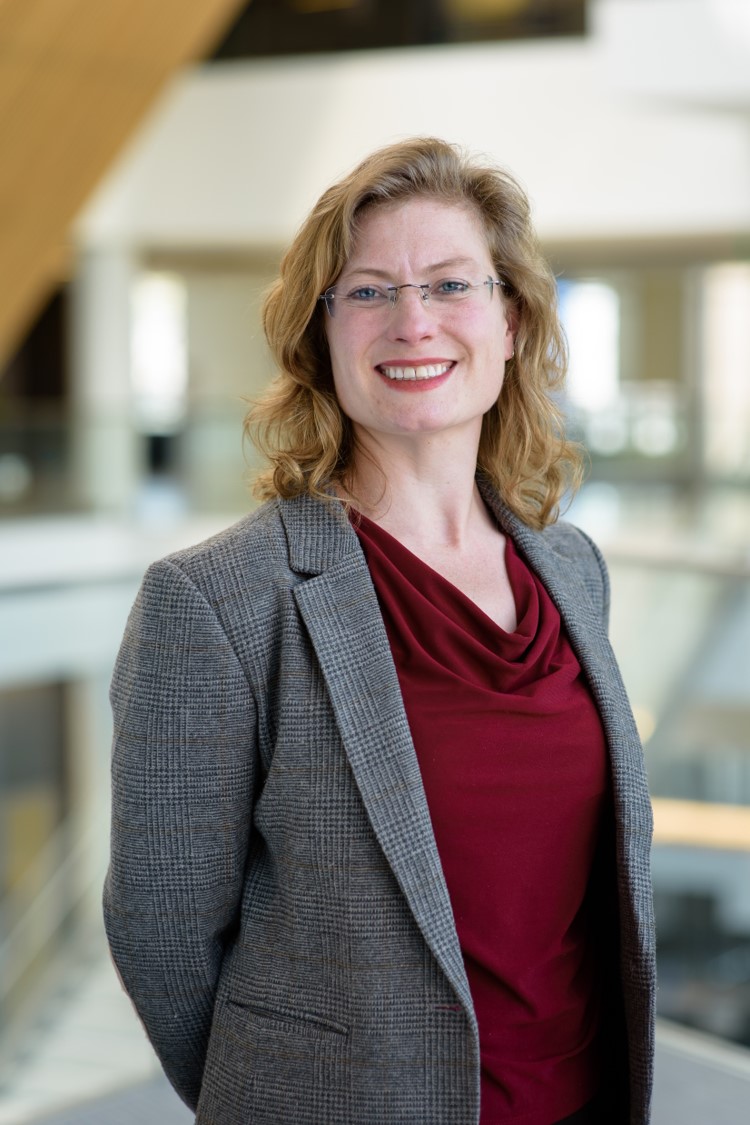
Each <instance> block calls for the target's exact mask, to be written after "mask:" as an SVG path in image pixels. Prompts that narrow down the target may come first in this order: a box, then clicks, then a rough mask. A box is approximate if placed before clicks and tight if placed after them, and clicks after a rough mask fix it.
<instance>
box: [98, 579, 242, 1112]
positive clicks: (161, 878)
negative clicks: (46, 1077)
mask: <svg viewBox="0 0 750 1125" xmlns="http://www.w3.org/2000/svg"><path fill="white" fill-rule="evenodd" d="M111 700H112V708H113V714H114V747H113V762H112V771H113V807H112V851H111V860H110V867H109V871H108V874H107V880H106V885H105V892H104V914H105V926H106V930H107V936H108V939H109V943H110V947H111V950H112V955H113V958H114V961H115V964H116V967H117V970H118V972H119V974H120V978H121V980H122V982H123V985H124V987H125V989H126V991H127V992H128V994H129V996H130V998H131V1000H132V1002H133V1004H134V1006H135V1008H136V1011H137V1013H138V1015H139V1017H140V1019H141V1021H142V1023H143V1025H144V1027H145V1029H146V1032H147V1034H148V1036H149V1039H150V1040H151V1042H152V1044H153V1046H154V1049H155V1051H156V1053H157V1055H158V1056H159V1058H160V1060H161V1063H162V1066H163V1067H164V1071H165V1073H166V1075H167V1077H168V1078H169V1080H170V1082H171V1083H172V1085H173V1086H174V1088H175V1090H176V1091H177V1093H178V1094H179V1095H180V1097H181V1098H182V1099H183V1100H184V1101H185V1102H186V1103H187V1104H188V1105H189V1106H191V1107H192V1108H195V1105H196V1103H197V1100H198V1095H199V1093H200V1086H201V1079H202V1074H203V1066H204V1061H205V1055H206V1048H207V1042H208V1036H209V1031H210V1025H211V1019H212V1014H213V1006H214V1000H215V995H216V988H217V981H218V976H219V970H220V967H221V962H222V957H223V954H224V950H225V946H226V941H227V938H228V936H229V935H230V933H231V929H232V927H233V924H234V923H235V921H236V918H237V914H238V910H239V903H240V897H241V891H242V881H243V872H244V868H245V862H246V858H247V851H248V846H249V835H250V823H251V811H252V799H253V792H254V785H255V775H256V766H255V759H256V708H255V704H254V699H253V694H252V691H251V689H250V686H249V684H248V681H247V677H246V676H245V674H244V672H243V670H242V668H241V667H240V664H239V661H238V659H237V656H236V654H235V652H234V651H233V649H232V646H231V645H230V643H229V640H228V639H227V637H226V635H225V633H224V631H223V630H222V628H221V625H220V623H219V621H218V619H217V617H216V614H215V613H214V611H213V609H212V607H211V605H210V604H209V603H208V602H207V600H206V599H205V598H204V596H203V595H202V594H201V592H200V591H199V590H198V589H197V588H196V587H195V586H194V585H193V583H192V582H191V581H190V580H189V579H188V578H187V576H186V575H185V574H184V573H183V572H182V571H181V570H180V569H179V567H177V566H176V565H175V564H174V563H172V562H169V561H164V562H161V563H156V564H155V565H154V566H153V567H151V568H150V570H149V571H148V573H147V574H146V577H145V579H144V582H143V585H142V587H141V590H140V593H139V595H138V598H137V600H136V602H135V605H134V607H133V610H132V612H131V615H130V618H129V620H128V625H127V629H126V632H125V636H124V639H123V642H122V646H121V649H120V653H119V656H118V659H117V663H116V666H115V672H114V678H113V682H112V689H111Z"/></svg>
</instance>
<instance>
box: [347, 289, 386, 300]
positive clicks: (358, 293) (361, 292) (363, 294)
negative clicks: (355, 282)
mask: <svg viewBox="0 0 750 1125" xmlns="http://www.w3.org/2000/svg"><path fill="white" fill-rule="evenodd" d="M346 299H347V301H355V302H357V303H358V304H362V305H367V304H374V303H375V302H377V301H384V300H387V294H386V293H384V292H383V290H382V289H379V288H378V287H377V285H359V286H357V288H356V289H352V290H351V291H350V292H349V293H347V295H346Z"/></svg>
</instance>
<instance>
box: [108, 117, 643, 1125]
mask: <svg viewBox="0 0 750 1125" xmlns="http://www.w3.org/2000/svg"><path fill="white" fill-rule="evenodd" d="M265 328H266V334H267V337H268V340H269V343H270V346H271V349H272V351H273V353H274V355H275V357H276V359H277V361H278V365H279V369H280V374H279V375H278V377H277V379H276V381H275V383H274V384H273V385H272V387H271V389H270V390H269V392H268V394H267V395H266V396H265V398H264V400H263V401H262V402H261V403H259V404H258V405H257V406H256V408H255V410H254V411H253V412H252V417H251V421H252V424H253V425H254V427H255V429H256V432H257V439H258V441H259V443H260V445H261V446H262V448H263V449H264V450H265V451H266V453H267V454H268V456H269V458H270V468H269V470H268V472H267V473H266V474H265V475H264V476H263V477H261V479H260V485H259V487H260V490H261V493H262V495H263V496H264V497H265V498H266V499H267V503H266V504H265V505H263V506H262V507H261V508H260V509H259V510H258V511H257V512H255V513H254V514H253V515H252V516H250V517H248V518H246V519H244V520H243V521H241V522H240V523H239V524H237V525H236V526H235V527H233V528H230V529H229V530H228V531H226V532H224V533H222V534H220V535H218V536H217V537H215V538H214V539H212V540H210V541H209V542H207V543H204V544H201V545H199V546H197V547H194V548H192V549H189V550H186V551H182V552H180V553H179V554H177V555H174V556H172V557H171V558H169V559H167V560H164V561H163V562H161V563H157V564H156V565H155V566H153V567H152V568H151V569H150V570H149V572H148V574H147V575H146V578H145V580H144V584H143V587H142V590H141V592H140V595H139V597H138V600H137V602H136V605H135V607H134V609H133V613H132V615H131V618H130V621H129V624H128V629H127V632H126V635H125V639H124V642H123V647H122V650H121V653H120V656H119V660H118V664H117V668H116V671H115V676H114V682H113V691H112V699H113V706H114V712H115V728H116V729H115V748H114V787H115V789H114V818H113V845H112V863H111V868H110V872H109V876H108V881H107V887H106V894H105V911H106V920H107V928H108V933H109V938H110V942H111V946H112V950H113V954H114V957H115V961H116V963H117V966H118V968H119V971H120V973H121V975H122V979H123V981H124V984H125V987H126V989H127V990H128V992H129V994H130V996H131V997H132V999H133V1002H134V1004H135V1007H136V1009H137V1011H138V1013H139V1015H140V1017H141V1019H142V1021H143V1023H144V1025H145V1027H146V1030H147V1032H148V1034H149V1036H150V1038H151V1041H152V1043H153V1045H154V1047H155V1049H156V1051H157V1053H158V1054H159V1057H160V1059H161V1061H162V1064H163V1066H164V1069H165V1071H166V1073H167V1075H168V1077H169V1079H170V1081H171V1082H172V1084H173V1085H174V1087H175V1089H176V1090H177V1091H178V1093H179V1094H180V1095H181V1096H182V1098H183V1099H184V1100H185V1102H187V1104H188V1105H189V1106H191V1107H194V1108H196V1109H197V1118H196V1120H197V1122H198V1123H199V1125H209V1123H211V1125H250V1123H252V1125H283V1123H285V1122H293V1123H295V1125H352V1123H355V1122H356V1123H358V1125H368V1123H372V1125H375V1123H377V1125H386V1123H392V1125H397V1123H398V1125H404V1123H406V1122H409V1123H420V1125H477V1122H480V1121H481V1125H506V1123H508V1125H511V1123H512V1125H553V1123H554V1125H556V1123H558V1122H562V1121H565V1122H566V1125H567V1123H570V1125H573V1123H576V1125H578V1123H581V1125H583V1123H584V1122H585V1123H594V1122H596V1123H604V1122H606V1123H607V1125H610V1123H612V1122H627V1123H628V1125H645V1123H646V1122H647V1121H648V1117H649V1110H648V1104H649V1087H650V1068H651V1046H652V998H653V921H652V915H651V904H650V889H649V875H648V850H649V840H650V827H651V822H650V807H649V801H648V795H647V791H646V784H645V780H644V774H643V764H642V756H641V749H640V745H639V742H638V738H637V734H636V730H635V727H634V724H633V721H632V717H631V714H630V710H629V708H628V705H627V701H626V698H625V693H624V690H623V687H622V683H621V680H620V677H619V674H618V671H617V668H616V665H615V661H614V658H613V656H612V653H611V650H610V648H609V645H608V642H607V639H606V618H607V608H608V586H607V577H606V573H605V569H604V564H603V562H602V560H601V556H600V555H599V553H598V551H597V550H596V548H595V547H594V546H593V545H592V544H591V543H590V541H589V540H588V539H587V538H586V537H585V536H584V535H583V534H582V533H581V532H579V531H576V530H575V529H573V528H572V527H570V526H566V525H564V524H560V523H556V522H555V519H556V515H557V511H558V506H559V503H560V500H561V497H562V495H563V493H564V491H565V490H566V489H571V488H573V487H574V486H575V483H576V481H577V475H578V464H577V460H576V456H575V451H574V450H573V449H572V448H571V447H569V446H568V445H567V444H566V442H565V441H564V439H563V438H562V436H561V435H560V425H559V418H558V414H557V412H556V409H555V406H554V404H553V399H552V397H551V396H552V395H553V394H554V392H555V391H556V390H557V389H558V386H559V383H560V379H561V374H562V368H563V358H564V347H563V344H562V340H561V334H560V330H559V327H558V322H557V319H556V312H555V288H554V281H553V279H552V277H551V275H550V273H549V270H548V268H547V267H546V265H545V264H544V263H543V261H542V260H541V259H540V257H539V255H538V252H537V249H536V246H535V242H534V238H533V234H532V231H531V227H530V221H529V214H528V205H527V202H526V199H525V197H524V195H523V193H522V192H521V191H520V189H519V188H518V186H517V185H516V184H515V182H514V181H513V180H512V179H511V178H510V177H509V176H507V175H506V174H505V173H502V172H500V171H499V170H497V169H495V168H492V167H483V166H481V165H478V164H474V163H472V162H471V161H470V160H467V159H465V158H464V157H463V156H462V155H461V154H460V153H459V152H458V151H457V150H456V149H454V148H453V147H452V146H450V145H448V144H446V143H444V142H442V141H439V140H434V139H429V138H428V139H416V140H412V141H407V142H404V143H401V144H396V145H394V146H391V147H389V148H386V149H383V150H381V151H379V152H376V153H374V154H373V155H372V156H371V157H369V158H368V159H366V160H365V161H364V162H363V163H362V164H361V165H360V166H359V167H358V168H357V169H355V171H354V172H352V173H351V174H350V175H349V176H347V177H346V178H345V179H343V180H342V181H341V182H340V183H338V184H336V185H335V186H334V187H332V188H331V189H330V190H329V191H328V192H326V193H325V194H324V195H323V197H322V198H321V200H320V201H319V203H318V204H317V206H316V207H315V208H314V210H313V212H312V214H311V215H310V217H309V218H308V220H307V221H306V223H305V224H304V226H303V227H302V229H301V231H300V232H299V234H298V236H297V238H296V240H295V242H294V243H293V245H292V247H291V249H290V250H289V252H288V253H287V255H286V257H285V259H284V262H283V264H282V269H281V276H280V278H279V280H278V281H277V282H276V284H275V286H274V288H273V289H272V291H271V292H270V294H269V296H268V299H267V302H266V306H265Z"/></svg>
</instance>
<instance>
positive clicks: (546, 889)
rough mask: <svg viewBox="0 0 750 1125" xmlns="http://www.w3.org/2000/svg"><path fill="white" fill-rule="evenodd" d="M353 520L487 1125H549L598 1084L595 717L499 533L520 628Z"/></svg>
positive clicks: (553, 626)
mask: <svg viewBox="0 0 750 1125" xmlns="http://www.w3.org/2000/svg"><path fill="white" fill-rule="evenodd" d="M355 527H356V530H357V533H358V535H359V538H360V541H361V543H362V547H363V550H364V552H365V556H366V558H367V562H368V565H369V568H370V573H371V575H372V579H373V582H374V585H375V589H376V592H377V595H378V599H379V602H380V606H381V610H382V613H383V619H384V622H385V627H386V630H387V633H388V638H389V640H390V644H391V649H392V652H393V658H394V662H395V665H396V671H397V673H398V678H399V683H400V685H401V691H402V695H403V699H404V706H405V710H406V714H407V717H408V720H409V726H410V729H411V733H412V738H413V741H414V746H415V748H416V752H417V757H418V760H419V765H420V769H421V772H422V779H423V782H424V788H425V793H426V796H427V802H428V805H429V809H430V816H431V819H432V825H433V830H434V833H435V840H436V842H437V847H438V852H439V854H440V859H441V863H442V866H443V871H444V873H445V880H446V883H447V886H448V891H449V894H450V898H451V902H452V905H453V913H454V916H455V922H456V929H457V932H458V937H459V941H460V943H461V949H462V951H463V956H464V962H465V965H466V972H467V975H468V979H469V985H470V987H471V992H472V997H473V1000H474V1006H475V1010H476V1015H477V1020H478V1023H479V1040H480V1050H481V1064H482V1071H481V1080H482V1113H481V1125H506V1123H513V1125H552V1123H553V1122H556V1121H558V1120H559V1119H560V1118H563V1117H565V1116H567V1115H568V1114H570V1113H572V1112H573V1111H574V1110H576V1109H578V1108H579V1107H580V1106H582V1105H583V1104H584V1103H585V1102H587V1101H588V1100H589V1099H590V1098H591V1097H593V1096H594V1094H595V1093H596V1091H597V1087H598V1073H597V1072H598V1069H599V1068H598V1059H597V1047H598V1043H597V1033H598V1029H599V1019H600V1012H599V979H598V978H599V971H598V970H599V965H598V957H597V949H596V948H595V946H594V942H593V937H592V933H591V930H592V927H591V925H590V922H591V921H592V919H590V917H589V913H588V910H587V898H586V892H587V886H588V881H589V875H590V872H591V868H592V864H593V860H594V856H595V852H596V848H597V842H598V838H599V833H600V828H601V824H602V820H603V814H604V812H605V810H606V809H607V808H608V807H609V804H608V800H607V796H608V770H607V759H606V745H605V740H604V735H603V731H602V727H601V722H600V719H599V714H598V712H597V710H596V707H595V706H594V703H593V701H592V699H591V696H590V694H589V690H588V687H587V685H586V682H585V680H584V677H583V674H582V672H581V668H580V665H579V663H578V660H577V659H576V656H575V654H574V652H573V650H572V648H571V646H570V643H569V641H568V639H567V637H566V635H565V632H564V629H563V627H562V624H561V621H560V615H559V613H558V611H557V609H556V607H555V606H554V604H553V602H552V600H551V599H550V597H549V595H548V593H547V591H546V590H545V588H544V586H543V585H542V583H541V582H540V581H539V579H538V578H537V577H536V576H535V575H534V574H533V573H532V572H531V571H530V570H529V568H528V567H527V566H526V564H525V563H524V562H523V560H522V558H521V557H520V556H519V555H518V553H517V552H516V550H515V548H514V546H513V544H512V543H511V541H510V540H509V539H508V540H507V541H506V550H505V560H506V567H507V571H508V577H509V580H510V584H511V588H512V590H513V594H514V598H515V602H516V609H517V615H518V625H517V628H516V631H515V632H514V633H506V632H505V631H504V630H503V629H501V628H500V627H499V626H498V625H496V624H495V623H494V622H493V621H492V620H491V619H490V618H489V617H487V616H486V615H485V614H484V613H483V612H482V611H481V610H480V609H479V608H478V606H476V605H475V604H474V603H473V602H472V601H471V600H470V599H469V598H467V597H466V596H465V595H464V594H462V593H461V592H460V590H458V589H456V587H455V586H453V585H452V584H451V583H450V582H448V581H447V580H446V579H444V578H443V577H441V575H439V574H437V573H436V572H435V571H434V570H432V569H431V568H430V567H429V566H427V565H426V564H425V563H423V562H422V561H421V560H420V559H418V558H417V557H416V556H415V555H413V554H412V553H411V552H410V551H408V550H407V549H406V548H405V547H404V546H403V545H402V544H401V543H399V542H398V540H396V539H394V538H393V537H392V536H391V535H389V534H388V533H387V532H385V531H384V530H383V529H382V528H380V527H378V525H377V524H375V523H373V522H372V521H370V520H368V519H366V518H364V517H361V522H360V523H359V524H358V525H357V524H356V521H355Z"/></svg>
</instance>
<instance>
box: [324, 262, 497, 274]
mask: <svg viewBox="0 0 750 1125" xmlns="http://www.w3.org/2000/svg"><path fill="white" fill-rule="evenodd" d="M458 266H461V267H463V266H472V267H475V268H478V263H477V262H476V261H475V259H474V258H445V259H444V260H443V261H442V262H433V264H432V265H429V266H425V267H424V271H423V272H424V273H437V271H438V270H445V269H454V268H456V267H458ZM342 276H343V277H382V278H389V277H392V276H393V275H392V273H391V271H390V270H379V269H376V268H375V267H374V266H357V268H356V269H353V270H349V269H344V270H343V273H342Z"/></svg>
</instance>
